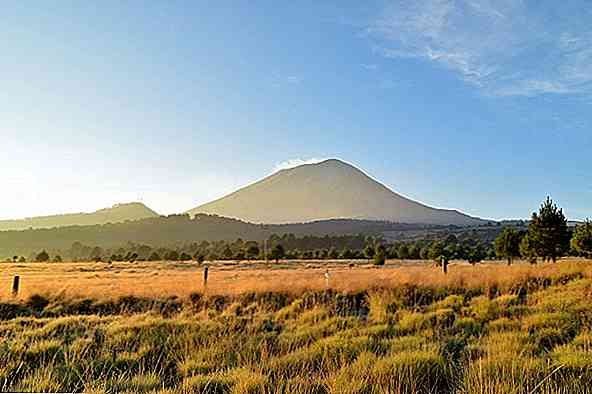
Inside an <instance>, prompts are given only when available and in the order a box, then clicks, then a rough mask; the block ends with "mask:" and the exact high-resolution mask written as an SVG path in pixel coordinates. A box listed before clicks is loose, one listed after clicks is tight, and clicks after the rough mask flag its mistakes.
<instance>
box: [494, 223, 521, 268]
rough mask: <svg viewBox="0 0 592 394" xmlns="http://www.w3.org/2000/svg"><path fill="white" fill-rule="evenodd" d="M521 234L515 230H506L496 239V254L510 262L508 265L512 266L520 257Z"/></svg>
mask: <svg viewBox="0 0 592 394" xmlns="http://www.w3.org/2000/svg"><path fill="white" fill-rule="evenodd" d="M521 240H522V237H521V236H520V233H519V232H518V231H516V230H514V229H513V228H505V229H504V231H502V233H501V234H500V235H499V236H498V237H497V238H496V239H495V253H496V255H497V256H498V257H502V258H505V259H507V260H508V265H511V264H512V261H513V260H514V258H515V257H518V256H520V241H521Z"/></svg>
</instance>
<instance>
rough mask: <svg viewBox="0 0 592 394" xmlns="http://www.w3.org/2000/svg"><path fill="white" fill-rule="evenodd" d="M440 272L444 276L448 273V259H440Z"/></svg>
mask: <svg viewBox="0 0 592 394" xmlns="http://www.w3.org/2000/svg"><path fill="white" fill-rule="evenodd" d="M442 271H444V274H446V273H448V259H447V258H446V257H442Z"/></svg>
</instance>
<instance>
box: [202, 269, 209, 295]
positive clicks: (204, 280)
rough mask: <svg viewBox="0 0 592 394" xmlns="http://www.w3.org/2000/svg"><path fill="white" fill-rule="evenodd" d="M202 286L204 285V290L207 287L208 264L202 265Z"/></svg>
mask: <svg viewBox="0 0 592 394" xmlns="http://www.w3.org/2000/svg"><path fill="white" fill-rule="evenodd" d="M203 286H204V290H205V289H206V288H207V287H208V266H207V265H206V266H205V267H204V274H203Z"/></svg>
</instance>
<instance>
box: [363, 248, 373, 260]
mask: <svg viewBox="0 0 592 394" xmlns="http://www.w3.org/2000/svg"><path fill="white" fill-rule="evenodd" d="M364 256H366V258H367V259H368V260H370V259H371V258H373V257H374V246H373V245H372V244H367V245H366V247H365V248H364Z"/></svg>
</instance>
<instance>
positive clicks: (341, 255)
mask: <svg viewBox="0 0 592 394" xmlns="http://www.w3.org/2000/svg"><path fill="white" fill-rule="evenodd" d="M353 256H354V254H353V252H352V251H351V250H349V249H347V248H345V249H343V250H342V251H341V253H339V258H340V259H345V260H349V259H352V258H353Z"/></svg>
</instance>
